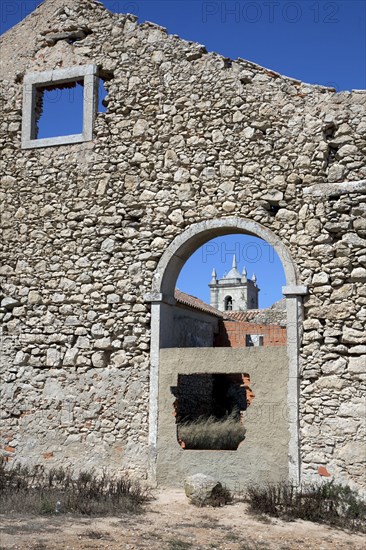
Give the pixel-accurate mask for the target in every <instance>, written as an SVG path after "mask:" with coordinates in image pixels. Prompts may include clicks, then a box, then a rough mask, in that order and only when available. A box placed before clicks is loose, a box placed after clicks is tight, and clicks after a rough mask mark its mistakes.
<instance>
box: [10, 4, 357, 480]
mask: <svg viewBox="0 0 366 550" xmlns="http://www.w3.org/2000/svg"><path fill="white" fill-rule="evenodd" d="M75 27H76V28H77V29H80V28H82V29H84V30H85V29H86V30H87V33H86V36H85V38H84V39H82V40H79V41H76V42H73V43H69V42H72V41H68V40H65V39H62V38H60V36H63V35H62V33H66V34H67V33H68V32H70V29H73V32H74V30H75ZM60 33H61V34H60ZM55 35H56V37H57V36H58V38H56V39H55ZM1 51H2V56H1V63H2V69H1V70H2V81H3V82H2V87H1V100H2V120H1V123H0V146H1V148H2V151H3V155H2V164H1V174H2V176H1V186H2V188H1V204H2V207H3V213H2V217H1V222H2V231H3V233H2V243H1V245H2V258H3V265H2V267H1V275H2V278H3V281H4V284H3V297H4V298H5V301H3V302H2V305H3V307H2V310H1V311H2V321H3V326H4V335H5V336H4V342H3V348H4V349H3V354H2V361H3V365H4V373H3V381H2V388H3V392H4V393H3V398H2V406H3V410H4V412H3V426H4V427H3V432H2V436H3V439H4V444H6V449H7V450H6V451H5V454H6V456H8V457H9V458H14V457H15V458H19V459H22V460H27V461H28V462H30V463H39V462H42V461H43V460H47V461H48V462H49V463H52V464H61V463H62V464H72V465H74V466H76V467H86V466H88V465H96V466H98V467H102V466H105V465H108V466H111V467H128V468H130V469H132V470H136V471H139V473H140V475H143V474H144V473H146V471H147V433H148V406H149V405H148V403H149V385H148V384H149V347H150V312H149V305H148V304H146V303H145V302H144V298H143V296H144V294H145V293H146V292H149V291H150V289H151V284H152V276H153V273H154V270H155V267H156V265H157V261H158V260H159V258H160V257H161V254H162V253H163V251H164V250H165V249H166V247H167V246H168V245H169V243H170V242H171V241H172V239H173V238H174V237H176V236H177V235H179V234H180V233H181V232H182V231H183V229H185V228H187V227H188V226H189V225H190V224H192V223H193V222H198V221H202V220H208V219H212V218H222V217H224V216H228V215H235V216H238V217H245V218H247V219H252V220H254V221H256V222H259V223H260V224H262V225H263V226H265V227H267V228H268V229H270V230H271V231H272V232H273V233H275V234H276V235H277V236H278V237H279V238H281V239H282V241H283V243H284V244H285V245H286V247H287V248H288V250H289V251H290V254H291V257H292V259H293V261H294V262H295V264H296V265H297V268H298V274H299V284H303V285H308V288H309V296H308V297H306V298H305V300H304V302H305V303H304V307H305V310H304V311H305V322H304V326H303V330H304V338H303V343H302V345H301V349H300V354H301V359H302V363H301V433H300V442H301V458H302V473H303V475H304V476H305V477H306V476H307V475H310V474H312V473H313V472H316V471H317V468H318V466H319V465H326V466H327V468H328V470H329V471H330V472H331V473H332V474H333V475H335V477H336V478H337V479H339V480H345V481H348V482H350V483H351V484H355V485H357V486H359V487H360V486H361V485H362V484H363V481H362V479H363V478H362V475H363V466H362V457H363V453H362V437H363V433H364V424H363V422H364V401H363V399H364V395H365V392H364V389H365V386H364V385H363V384H364V382H365V380H364V377H365V375H364V374H363V373H364V362H363V359H362V354H364V352H365V345H364V344H365V341H364V338H365V336H364V331H363V329H364V320H365V299H366V296H365V294H366V293H365V286H364V280H365V269H364V267H363V262H364V261H365V244H366V240H365V237H366V228H365V198H364V194H363V192H362V188H363V189H364V186H363V184H362V181H360V180H364V179H365V177H366V167H365V160H364V159H365V154H366V145H365V131H366V120H365V105H366V94H365V92H361V91H355V92H352V93H350V92H341V93H336V92H335V91H334V90H332V89H329V88H321V87H318V86H310V85H307V84H303V83H301V82H299V81H297V80H294V79H290V78H285V77H282V76H281V75H278V74H277V73H274V72H272V71H270V70H267V69H263V68H261V67H258V66H256V65H254V64H252V63H249V62H246V61H243V60H237V61H233V62H232V61H230V60H228V59H225V58H223V57H221V56H220V55H217V54H215V53H209V54H207V53H206V52H205V49H204V48H203V47H202V46H200V45H197V44H193V43H189V42H186V41H184V40H181V39H179V38H178V37H176V36H169V35H168V34H167V33H166V32H165V31H164V29H161V28H159V27H157V26H154V25H152V24H149V23H145V24H143V25H141V26H139V25H138V24H137V22H136V21H135V19H134V18H133V17H131V16H124V15H115V14H111V13H109V12H107V11H106V10H104V9H103V8H102V6H100V5H99V4H97V3H94V2H92V1H91V0H76V1H75V0H73V1H71V0H48V1H46V2H45V4H44V5H42V6H40V7H39V8H38V9H37V10H36V12H35V13H34V14H32V15H31V16H30V17H29V18H28V19H26V20H25V22H24V23H22V24H20V25H18V26H17V27H15V28H14V29H13V30H10V31H9V32H8V33H7V34H6V35H5V36H4V37H3V38H2V43H1ZM90 63H93V64H96V65H98V67H99V69H100V71H101V74H102V76H107V77H108V78H110V80H108V81H107V82H106V88H107V90H108V98H107V103H108V108H107V112H106V113H99V114H98V115H97V118H96V121H95V124H94V139H93V141H90V142H85V143H81V144H74V145H63V146H54V147H49V148H39V149H28V150H22V149H21V147H20V144H21V117H22V93H23V89H22V80H23V77H24V74H25V73H29V72H36V71H44V70H49V69H53V68H60V67H72V66H75V65H85V64H90ZM352 181H359V183H348V184H347V182H352Z"/></svg>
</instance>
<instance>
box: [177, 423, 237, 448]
mask: <svg viewBox="0 0 366 550" xmlns="http://www.w3.org/2000/svg"><path fill="white" fill-rule="evenodd" d="M245 432H246V429H245V428H244V426H243V425H242V424H241V423H240V421H239V420H238V419H237V416H234V415H231V416H226V417H224V418H220V419H217V418H215V417H214V416H209V417H208V418H205V417H199V418H197V420H194V421H193V422H181V423H179V424H178V440H179V441H183V442H184V445H185V448H186V449H207V450H228V451H235V450H236V449H237V448H238V446H239V443H241V442H242V441H243V439H244V438H245Z"/></svg>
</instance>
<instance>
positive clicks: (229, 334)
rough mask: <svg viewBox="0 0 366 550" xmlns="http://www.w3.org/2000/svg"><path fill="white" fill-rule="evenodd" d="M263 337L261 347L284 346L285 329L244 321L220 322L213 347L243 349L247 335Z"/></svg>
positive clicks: (245, 345)
mask: <svg viewBox="0 0 366 550" xmlns="http://www.w3.org/2000/svg"><path fill="white" fill-rule="evenodd" d="M250 334H253V335H254V334H258V335H262V336H263V346H283V345H285V344H286V328H283V327H281V326H280V325H260V324H255V323H247V322H245V321H227V320H225V321H221V320H220V322H219V333H218V334H217V335H216V336H215V341H214V346H215V347H231V348H245V347H247V335H250Z"/></svg>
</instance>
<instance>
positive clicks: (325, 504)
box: [247, 481, 366, 532]
mask: <svg viewBox="0 0 366 550" xmlns="http://www.w3.org/2000/svg"><path fill="white" fill-rule="evenodd" d="M247 495H248V501H249V504H250V511H251V512H252V513H255V514H269V515H271V516H275V517H280V518H282V519H287V520H294V519H304V520H308V521H314V522H317V523H326V524H328V525H332V526H336V527H342V528H348V529H353V530H358V531H362V532H366V527H365V525H366V524H365V519H366V504H365V503H364V502H362V501H361V500H360V499H359V498H358V496H357V493H355V492H354V491H352V490H351V489H350V488H349V487H344V486H343V485H339V484H335V483H334V482H333V481H330V482H326V483H322V484H316V483H312V484H308V485H304V486H302V487H295V486H294V485H292V484H289V483H279V484H276V485H275V484H269V485H267V486H265V487H257V486H253V485H252V486H250V487H248V490H247Z"/></svg>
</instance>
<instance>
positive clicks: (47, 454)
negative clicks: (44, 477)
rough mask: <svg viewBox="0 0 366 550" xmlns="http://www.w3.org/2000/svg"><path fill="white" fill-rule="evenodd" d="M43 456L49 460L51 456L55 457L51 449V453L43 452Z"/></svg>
mask: <svg viewBox="0 0 366 550" xmlns="http://www.w3.org/2000/svg"><path fill="white" fill-rule="evenodd" d="M42 456H43V458H44V459H46V460H48V459H49V458H53V452H52V451H50V452H49V453H43V455H42Z"/></svg>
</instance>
